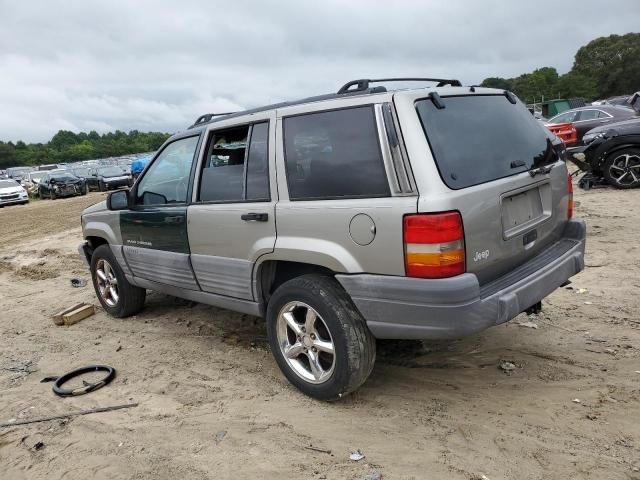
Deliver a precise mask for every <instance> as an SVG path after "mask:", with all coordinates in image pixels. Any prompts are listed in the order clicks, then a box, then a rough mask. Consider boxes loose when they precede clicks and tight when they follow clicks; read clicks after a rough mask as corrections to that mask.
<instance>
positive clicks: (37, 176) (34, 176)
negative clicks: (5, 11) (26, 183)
mask: <svg viewBox="0 0 640 480" xmlns="http://www.w3.org/2000/svg"><path fill="white" fill-rule="evenodd" d="M45 175H46V172H42V173H31V174H30V175H29V178H31V180H42V177H44V176H45Z"/></svg>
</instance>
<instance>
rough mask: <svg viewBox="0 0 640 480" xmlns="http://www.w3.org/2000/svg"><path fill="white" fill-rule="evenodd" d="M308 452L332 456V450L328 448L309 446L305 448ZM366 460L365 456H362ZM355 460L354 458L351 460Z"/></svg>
mask: <svg viewBox="0 0 640 480" xmlns="http://www.w3.org/2000/svg"><path fill="white" fill-rule="evenodd" d="M304 448H306V449H307V450H313V451H314V452H320V453H326V454H327V455H331V450H327V449H326V448H319V447H314V446H313V445H309V446H308V447H304ZM362 458H364V455H363V456H362ZM351 460H353V458H352V459H351Z"/></svg>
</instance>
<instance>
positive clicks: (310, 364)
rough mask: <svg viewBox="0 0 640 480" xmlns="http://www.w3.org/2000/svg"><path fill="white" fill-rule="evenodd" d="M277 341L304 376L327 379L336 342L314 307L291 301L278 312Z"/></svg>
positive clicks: (316, 380) (318, 380)
mask: <svg viewBox="0 0 640 480" xmlns="http://www.w3.org/2000/svg"><path fill="white" fill-rule="evenodd" d="M277 334H278V345H279V346H280V351H281V352H282V355H283V357H284V359H285V360H286V362H287V364H288V365H289V367H291V369H292V370H293V371H294V372H295V373H296V375H298V376H299V377H300V378H302V379H303V380H305V381H307V382H309V383H314V384H319V383H323V382H326V381H327V380H328V379H329V378H330V377H331V374H332V373H333V370H334V368H335V363H336V354H335V345H334V342H333V339H332V338H331V334H330V333H329V329H328V328H327V325H326V323H325V322H324V320H323V319H322V317H321V316H320V315H319V314H318V312H317V311H316V310H314V309H313V307H311V306H309V305H307V304H306V303H303V302H289V303H287V304H286V305H285V306H284V307H282V309H281V310H280V313H279V314H278V320H277Z"/></svg>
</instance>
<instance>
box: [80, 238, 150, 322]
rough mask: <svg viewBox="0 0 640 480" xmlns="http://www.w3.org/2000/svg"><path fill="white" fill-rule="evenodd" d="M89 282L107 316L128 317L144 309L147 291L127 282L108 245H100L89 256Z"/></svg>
mask: <svg viewBox="0 0 640 480" xmlns="http://www.w3.org/2000/svg"><path fill="white" fill-rule="evenodd" d="M91 280H92V281H93V288H94V289H95V291H96V295H97V296H98V300H100V304H101V305H102V307H103V308H104V309H105V311H106V312H107V313H108V314H109V315H111V316H113V317H117V318H124V317H129V316H131V315H135V314H136V313H138V312H139V311H140V310H142V308H143V307H144V300H145V298H146V295H147V291H146V290H145V289H144V288H139V287H136V286H134V285H131V284H130V283H129V282H128V281H127V279H126V277H125V276H124V272H123V271H122V269H121V268H120V265H118V262H117V261H116V259H115V257H114V256H113V252H112V251H111V247H110V246H109V245H100V246H99V247H98V248H96V249H95V250H94V252H93V255H91Z"/></svg>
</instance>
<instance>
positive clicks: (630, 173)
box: [603, 148, 640, 190]
mask: <svg viewBox="0 0 640 480" xmlns="http://www.w3.org/2000/svg"><path fill="white" fill-rule="evenodd" d="M603 174H604V178H606V180H607V182H608V183H609V185H611V186H613V187H614V188H619V189H623V190H625V189H629V188H637V187H640V148H625V149H624V150H619V151H617V152H614V153H612V154H611V155H609V156H608V157H607V160H606V162H605V164H604V167H603Z"/></svg>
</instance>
